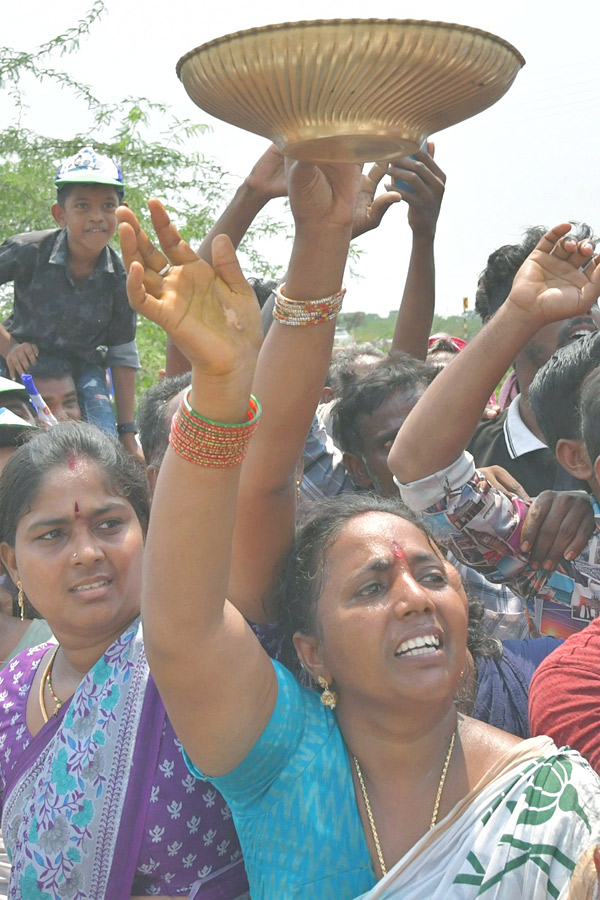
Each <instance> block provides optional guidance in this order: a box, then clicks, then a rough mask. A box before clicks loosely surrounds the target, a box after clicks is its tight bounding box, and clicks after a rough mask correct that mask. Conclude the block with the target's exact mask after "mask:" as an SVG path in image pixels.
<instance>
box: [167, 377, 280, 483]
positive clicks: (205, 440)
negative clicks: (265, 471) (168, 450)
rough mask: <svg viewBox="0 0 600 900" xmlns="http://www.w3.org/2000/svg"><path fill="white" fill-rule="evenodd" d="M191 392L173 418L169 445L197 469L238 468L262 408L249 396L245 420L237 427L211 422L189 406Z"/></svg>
mask: <svg viewBox="0 0 600 900" xmlns="http://www.w3.org/2000/svg"><path fill="white" fill-rule="evenodd" d="M189 395H190V391H188V392H187V394H186V395H185V396H184V398H183V400H182V401H181V406H180V407H179V409H178V410H177V412H176V413H175V415H174V416H173V421H172V423H171V434H170V435H169V443H170V444H171V447H172V448H173V450H175V452H176V453H178V454H179V456H181V457H183V459H186V460H187V461H188V462H191V463H194V464H195V465H198V466H207V467H209V468H215V469H224V468H227V467H229V466H237V465H239V464H240V463H241V462H242V461H243V459H244V457H245V455H246V453H247V451H248V444H249V442H250V438H251V437H252V435H253V434H254V432H255V431H256V428H257V426H258V421H259V419H260V416H261V413H262V408H261V405H260V403H259V402H258V400H257V399H256V397H250V403H249V407H248V421H247V422H241V423H238V424H231V425H229V424H227V423H224V422H213V421H212V420H211V419H207V418H206V417H205V416H202V415H200V413H198V412H196V411H195V410H194V409H192V407H191V406H190V402H189Z"/></svg>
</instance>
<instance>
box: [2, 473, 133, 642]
mask: <svg viewBox="0 0 600 900" xmlns="http://www.w3.org/2000/svg"><path fill="white" fill-rule="evenodd" d="M142 551H143V533H142V528H141V526H140V523H139V521H138V519H137V517H136V514H135V511H134V509H133V507H132V506H131V504H130V503H129V502H128V501H127V500H125V499H124V498H123V497H119V496H116V495H115V494H113V493H111V491H110V489H109V488H107V487H106V484H105V480H104V478H103V474H102V472H101V470H100V469H99V467H98V466H97V465H96V463H94V462H92V461H90V460H89V459H87V458H85V457H83V458H81V457H79V458H73V459H72V460H71V461H70V462H69V464H68V465H65V466H59V467H57V468H55V469H52V470H51V471H50V472H49V473H48V475H47V476H46V478H45V479H44V480H43V482H42V484H41V487H40V489H39V491H38V493H37V495H36V497H35V499H34V502H33V504H32V507H31V509H30V511H29V512H27V513H25V515H24V516H22V518H21V519H20V520H19V523H18V526H17V531H16V538H15V546H14V548H11V547H10V546H9V545H8V544H2V547H1V555H2V561H3V562H4V564H5V565H6V566H7V568H8V570H9V572H10V574H11V577H12V578H13V580H15V581H16V580H17V579H20V580H21V582H22V584H23V590H24V591H25V594H26V596H27V597H28V598H29V600H30V602H31V603H32V604H33V606H34V607H35V608H36V609H37V610H38V612H39V613H40V615H42V616H43V617H44V618H46V619H47V620H48V622H49V624H50V626H51V628H52V630H53V631H54V632H55V634H56V636H57V637H58V638H59V640H61V641H62V642H65V641H66V640H68V639H69V638H70V637H75V638H77V637H79V638H85V639H88V638H90V637H92V638H93V637H95V636H97V637H98V639H102V638H103V637H105V636H111V635H113V634H114V635H115V636H116V635H118V634H120V632H121V631H122V630H123V628H124V627H125V626H126V625H127V624H128V622H130V621H131V620H132V619H134V618H135V616H136V615H137V614H138V612H139V604H140V594H141V563H142Z"/></svg>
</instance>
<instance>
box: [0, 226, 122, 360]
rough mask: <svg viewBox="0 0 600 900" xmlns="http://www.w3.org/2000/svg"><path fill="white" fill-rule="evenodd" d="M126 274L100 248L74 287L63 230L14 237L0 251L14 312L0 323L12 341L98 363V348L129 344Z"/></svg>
mask: <svg viewBox="0 0 600 900" xmlns="http://www.w3.org/2000/svg"><path fill="white" fill-rule="evenodd" d="M125 279H126V276H125V269H124V266H123V263H122V262H121V260H120V259H119V257H118V256H117V254H116V253H115V251H114V250H112V249H110V248H109V247H105V248H104V249H103V250H102V251H101V253H100V254H99V256H98V259H97V260H96V265H95V267H94V270H93V272H92V274H91V275H90V276H89V278H86V280H85V281H83V282H81V283H79V284H75V283H74V282H73V280H72V278H71V274H70V260H69V246H68V242H67V234H66V231H65V230H63V229H52V230H50V231H34V232H31V233H28V234H16V235H14V236H13V237H11V238H9V239H8V240H7V241H5V242H4V243H3V244H2V246H1V247H0V284H5V283H6V282H9V281H12V282H14V292H15V299H14V307H13V311H12V313H11V315H10V316H9V317H8V319H7V320H6V322H5V323H4V325H5V327H6V329H7V331H9V332H10V334H11V335H12V336H13V337H14V338H15V340H17V341H19V342H20V343H23V342H24V341H28V342H30V343H34V344H37V345H38V347H39V348H40V350H45V351H46V352H48V353H52V354H54V355H61V354H64V355H67V356H69V357H71V358H72V359H74V360H79V361H84V362H88V363H99V362H101V361H102V358H103V354H102V352H101V351H100V350H98V348H103V347H116V346H119V345H121V344H127V343H129V342H130V341H133V339H134V337H135V325H136V318H135V313H134V311H133V310H132V309H131V307H130V306H129V303H128V301H127V292H126V290H125Z"/></svg>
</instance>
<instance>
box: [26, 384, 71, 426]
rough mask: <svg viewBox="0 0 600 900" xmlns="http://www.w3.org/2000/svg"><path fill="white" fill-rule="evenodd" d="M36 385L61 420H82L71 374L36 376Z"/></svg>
mask: <svg viewBox="0 0 600 900" xmlns="http://www.w3.org/2000/svg"><path fill="white" fill-rule="evenodd" d="M35 386H36V388H37V389H38V391H39V392H40V394H41V395H42V397H43V398H44V400H45V401H46V403H47V404H48V406H49V407H50V411H51V412H52V413H53V414H54V415H55V417H56V418H57V419H58V421H59V422H69V421H70V420H73V421H75V422H80V421H81V418H82V416H81V409H80V407H79V400H78V399H77V390H76V388H75V382H74V381H73V379H72V378H71V376H70V375H65V377H64V378H36V379H35Z"/></svg>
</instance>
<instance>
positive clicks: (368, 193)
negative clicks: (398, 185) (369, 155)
mask: <svg viewBox="0 0 600 900" xmlns="http://www.w3.org/2000/svg"><path fill="white" fill-rule="evenodd" d="M386 173H387V166H386V165H385V164H383V163H375V165H374V166H372V167H371V168H370V169H369V171H368V172H367V174H366V175H365V173H364V172H363V174H362V175H361V176H360V186H359V191H358V197H357V198H356V207H355V209H354V219H353V222H352V238H356V237H359V235H361V234H365V232H367V231H372V230H373V229H374V228H377V227H378V226H379V225H380V223H381V220H382V219H383V217H384V215H385V214H386V212H387V211H388V209H389V208H390V206H393V205H394V203H400V202H401V200H402V197H401V196H400V194H399V193H398V191H392V190H389V191H385V192H384V193H383V194H379V196H378V197H376V196H375V192H376V190H377V188H378V186H379V183H380V182H381V179H382V178H383V177H384V175H385V174H386Z"/></svg>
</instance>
